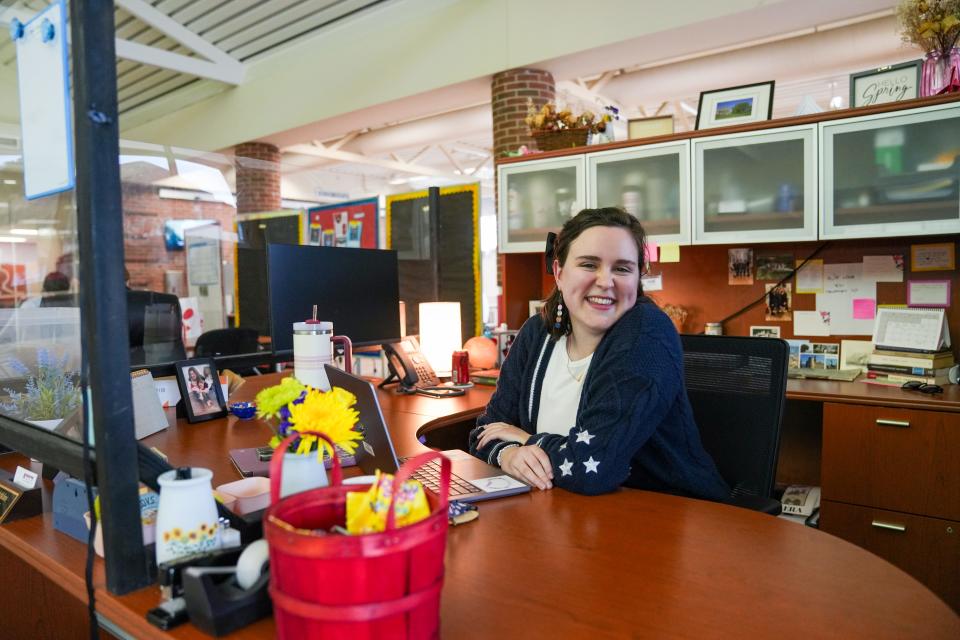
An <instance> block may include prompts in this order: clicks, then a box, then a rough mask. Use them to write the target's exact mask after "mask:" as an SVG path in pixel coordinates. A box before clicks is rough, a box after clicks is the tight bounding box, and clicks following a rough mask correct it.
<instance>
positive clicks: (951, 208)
mask: <svg viewBox="0 0 960 640" xmlns="http://www.w3.org/2000/svg"><path fill="white" fill-rule="evenodd" d="M940 211H942V212H944V213H948V214H950V216H952V219H956V218H957V217H958V215H960V214H958V210H957V201H956V199H953V198H950V199H947V200H933V201H931V202H903V203H896V204H877V205H872V206H869V207H844V208H842V209H840V208H838V209H837V210H836V211H835V212H834V219H836V220H839V219H842V218H852V219H861V220H862V222H860V223H859V224H870V223H876V222H917V221H922V220H950V219H951V217H946V216H945V217H932V214H933V215H935V214H936V213H937V212H940Z"/></svg>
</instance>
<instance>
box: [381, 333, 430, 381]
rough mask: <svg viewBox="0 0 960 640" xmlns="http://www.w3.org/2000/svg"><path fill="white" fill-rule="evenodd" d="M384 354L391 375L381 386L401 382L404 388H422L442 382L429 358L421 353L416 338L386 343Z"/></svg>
mask: <svg viewBox="0 0 960 640" xmlns="http://www.w3.org/2000/svg"><path fill="white" fill-rule="evenodd" d="M383 351H384V354H385V355H386V356H387V367H388V368H389V369H390V375H389V376H388V377H387V378H386V379H385V380H384V381H383V382H381V383H380V386H381V387H383V386H384V385H387V384H390V383H391V382H399V383H400V388H401V389H403V390H415V389H422V388H424V387H434V386H437V385H438V384H440V379H439V378H437V374H436V373H434V371H433V367H431V366H430V363H429V362H427V358H426V357H425V356H424V355H423V354H422V353H420V345H419V344H418V343H417V340H416V339H415V338H404V339H403V340H401V341H400V342H391V343H385V344H384V345H383Z"/></svg>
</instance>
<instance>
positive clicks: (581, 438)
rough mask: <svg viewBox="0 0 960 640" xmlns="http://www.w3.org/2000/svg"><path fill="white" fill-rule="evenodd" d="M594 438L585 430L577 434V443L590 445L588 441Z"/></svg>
mask: <svg viewBox="0 0 960 640" xmlns="http://www.w3.org/2000/svg"><path fill="white" fill-rule="evenodd" d="M596 437H597V436H592V435H590V432H589V431H587V430H586V429H582V430H581V431H578V432H577V442H586V443H587V444H590V441H591V440H593V439H594V438H596Z"/></svg>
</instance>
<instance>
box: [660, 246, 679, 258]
mask: <svg viewBox="0 0 960 640" xmlns="http://www.w3.org/2000/svg"><path fill="white" fill-rule="evenodd" d="M660 262H680V245H679V244H677V243H676V242H667V243H665V244H662V245H660Z"/></svg>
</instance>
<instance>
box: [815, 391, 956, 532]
mask: <svg viewBox="0 0 960 640" xmlns="http://www.w3.org/2000/svg"><path fill="white" fill-rule="evenodd" d="M820 477H821V484H822V489H823V497H824V499H827V500H836V501H840V502H848V503H852V504H860V505H864V506H869V507H877V508H881V509H891V510H893V511H904V512H907V513H916V514H920V515H925V516H933V517H937V518H945V519H947V520H960V414H958V413H946V412H938V411H920V410H913V409H890V408H885V407H873V406H859V405H849V404H836V403H825V404H824V405H823V455H822V460H821V476H820Z"/></svg>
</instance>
